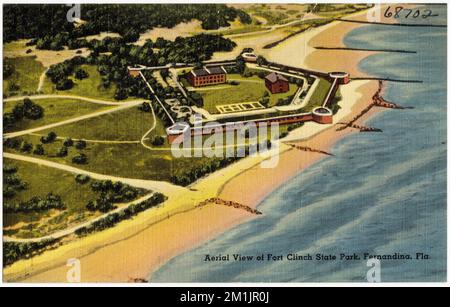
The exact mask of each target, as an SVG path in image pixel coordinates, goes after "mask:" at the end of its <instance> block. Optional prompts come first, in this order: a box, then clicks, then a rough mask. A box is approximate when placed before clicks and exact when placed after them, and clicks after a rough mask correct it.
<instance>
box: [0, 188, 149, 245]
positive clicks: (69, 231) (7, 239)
mask: <svg viewBox="0 0 450 307" xmlns="http://www.w3.org/2000/svg"><path fill="white" fill-rule="evenodd" d="M153 195H154V193H149V194H147V195H145V196H142V197H140V198H138V199H135V200H133V201H130V202H128V203H124V204H116V205H117V206H118V207H117V208H116V209H114V210H111V211H110V212H108V213H105V214H102V215H100V216H98V217H96V218H94V219H91V220H89V221H87V222H84V223H81V224H78V225H76V226H74V227H70V228H68V229H64V230H61V231H58V232H55V233H52V234H51V235H47V236H43V237H39V238H30V239H18V238H11V237H8V236H3V242H20V243H26V242H39V241H42V240H52V239H60V238H63V237H66V236H68V235H70V234H73V233H74V232H75V231H77V230H78V229H81V228H83V227H87V226H89V225H91V224H92V223H95V222H96V221H99V220H101V219H103V218H105V217H106V216H108V215H110V214H114V213H117V212H120V211H122V210H123V209H125V208H127V207H129V206H131V205H134V204H139V203H141V202H143V201H145V200H147V199H149V198H150V197H152V196H153Z"/></svg>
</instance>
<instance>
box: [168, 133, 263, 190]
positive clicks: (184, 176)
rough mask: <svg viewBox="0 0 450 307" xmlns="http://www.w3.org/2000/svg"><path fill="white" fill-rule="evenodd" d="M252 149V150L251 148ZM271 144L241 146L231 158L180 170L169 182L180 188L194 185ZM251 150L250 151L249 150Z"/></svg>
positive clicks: (218, 159)
mask: <svg viewBox="0 0 450 307" xmlns="http://www.w3.org/2000/svg"><path fill="white" fill-rule="evenodd" d="M251 147H252V148H251ZM271 147H272V143H271V141H269V140H267V141H266V142H265V144H264V143H260V144H252V145H246V146H241V147H239V148H237V149H236V150H237V152H236V155H234V156H233V157H228V158H226V157H223V158H216V159H213V160H211V161H208V162H204V163H203V164H202V165H199V166H195V167H193V168H191V169H189V170H182V171H179V172H176V173H175V175H173V176H172V177H171V178H170V181H171V182H172V183H173V184H177V185H181V186H188V185H190V184H191V183H194V182H195V181H197V180H198V179H200V178H202V177H203V176H205V175H208V174H211V173H214V172H215V171H217V170H219V169H221V168H224V167H226V166H228V165H230V164H232V163H234V162H236V161H238V160H240V159H241V158H243V157H246V156H249V155H250V152H251V151H255V150H256V151H262V150H263V148H264V149H271ZM250 149H252V150H250Z"/></svg>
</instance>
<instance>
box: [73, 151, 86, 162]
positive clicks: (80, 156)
mask: <svg viewBox="0 0 450 307" xmlns="http://www.w3.org/2000/svg"><path fill="white" fill-rule="evenodd" d="M87 161H88V159H87V156H86V155H85V154H82V153H80V154H78V155H76V156H75V157H73V158H72V162H73V163H75V164H86V163H87Z"/></svg>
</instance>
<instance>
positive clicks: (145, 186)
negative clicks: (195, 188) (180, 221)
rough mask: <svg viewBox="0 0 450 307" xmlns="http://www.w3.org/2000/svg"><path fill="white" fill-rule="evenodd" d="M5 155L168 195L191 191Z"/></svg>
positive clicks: (170, 185) (6, 153)
mask: <svg viewBox="0 0 450 307" xmlns="http://www.w3.org/2000/svg"><path fill="white" fill-rule="evenodd" d="M3 157H4V158H9V159H14V160H19V161H24V162H30V163H35V164H38V165H44V166H47V167H52V168H56V169H60V170H63V171H67V172H70V173H74V174H83V175H87V176H89V177H91V178H94V179H97V180H111V181H121V182H123V183H126V184H128V185H130V186H133V187H136V188H141V189H146V190H151V191H156V192H160V193H163V194H164V195H166V196H167V197H171V196H174V195H179V194H180V193H183V192H186V191H189V189H187V188H184V187H180V186H177V185H174V184H172V183H169V182H166V181H156V180H145V179H135V178H124V177H116V176H111V175H104V174H99V173H94V172H90V171H87V170H84V169H81V168H77V167H74V166H70V165H66V164H61V163H57V162H53V161H48V160H44V159H40V158H35V157H30V156H24V155H18V154H13V153H9V152H4V153H3Z"/></svg>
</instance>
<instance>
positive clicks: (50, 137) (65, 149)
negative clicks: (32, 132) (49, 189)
mask: <svg viewBox="0 0 450 307" xmlns="http://www.w3.org/2000/svg"><path fill="white" fill-rule="evenodd" d="M56 138H57V135H56V133H55V132H53V131H50V132H49V133H48V134H47V135H44V136H42V137H41V138H40V141H41V143H40V144H36V145H34V146H33V144H32V143H31V142H28V141H26V140H23V139H22V138H19V137H17V138H8V139H4V140H3V146H4V147H5V148H9V149H13V150H17V151H20V152H23V153H33V154H34V155H39V156H43V155H45V154H46V151H45V149H44V146H43V144H49V143H53V142H54V141H55V140H56ZM72 146H73V147H75V148H76V149H78V150H82V149H85V148H86V146H87V143H86V141H85V140H77V141H73V140H72V139H71V138H66V139H65V140H64V141H63V145H62V146H61V147H60V148H59V149H58V150H57V151H56V153H55V154H54V155H52V154H48V156H53V157H55V156H56V157H60V158H62V157H66V156H67V155H68V154H69V148H70V147H72ZM72 163H75V164H87V163H88V157H87V156H86V154H84V153H80V152H79V153H78V154H76V155H75V156H73V157H72Z"/></svg>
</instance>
